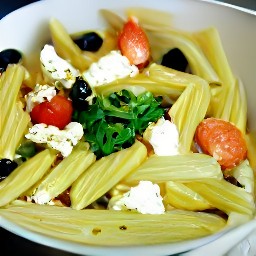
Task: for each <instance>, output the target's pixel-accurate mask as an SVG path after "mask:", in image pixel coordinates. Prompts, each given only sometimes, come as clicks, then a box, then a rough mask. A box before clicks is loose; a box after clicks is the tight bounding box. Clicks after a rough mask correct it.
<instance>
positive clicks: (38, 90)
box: [25, 84, 56, 112]
mask: <svg viewBox="0 0 256 256" xmlns="http://www.w3.org/2000/svg"><path fill="white" fill-rule="evenodd" d="M55 95H56V90H55V87H53V86H49V85H47V84H45V85H40V84H37V85H36V86H35V88H34V90H33V91H31V92H29V93H28V94H27V95H25V100H26V103H27V104H26V111H27V112H31V111H32V109H33V107H34V106H35V105H38V104H40V103H42V102H44V101H46V100H47V101H51V99H52V98H53V97H54V96H55Z"/></svg>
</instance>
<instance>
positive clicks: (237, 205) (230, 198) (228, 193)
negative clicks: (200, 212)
mask: <svg viewBox="0 0 256 256" xmlns="http://www.w3.org/2000/svg"><path fill="white" fill-rule="evenodd" d="M186 186H188V187H189V188H190V189H193V190H194V191H195V192H197V193H198V194H200V195H201V196H203V197H204V198H205V199H206V200H207V201H208V202H209V203H211V204H212V205H213V206H214V207H216V208H218V209H220V210H221V211H223V212H225V213H227V214H230V213H231V212H237V213H240V214H245V215H249V216H251V218H252V217H253V214H254V212H255V205H254V200H253V196H252V195H251V194H249V193H247V192H246V191H245V190H244V189H243V188H239V187H237V186H235V185H233V184H231V183H229V182H227V181H225V180H216V179H215V180H213V179H208V180H206V181H203V182H191V183H187V184H186Z"/></svg>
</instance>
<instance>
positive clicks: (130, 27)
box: [118, 18, 150, 67]
mask: <svg viewBox="0 0 256 256" xmlns="http://www.w3.org/2000/svg"><path fill="white" fill-rule="evenodd" d="M118 46H119V49H120V50H121V53H122V54H123V55H124V56H126V57H127V58H128V59H129V61H130V63H131V64H134V65H137V66H139V67H143V66H145V65H146V64H147V63H148V61H149V58H150V46H149V41H148V38H147V35H146V33H145V32H144V30H143V29H142V28H141V27H140V26H139V24H138V22H137V21H136V19H135V18H130V19H129V20H128V21H127V22H126V23H125V24H124V27H123V30H122V31H121V33H120V34H119V37H118Z"/></svg>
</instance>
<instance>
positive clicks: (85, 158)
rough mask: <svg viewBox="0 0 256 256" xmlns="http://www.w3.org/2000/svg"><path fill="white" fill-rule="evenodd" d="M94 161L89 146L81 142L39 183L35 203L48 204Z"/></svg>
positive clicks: (94, 157)
mask: <svg viewBox="0 0 256 256" xmlns="http://www.w3.org/2000/svg"><path fill="white" fill-rule="evenodd" d="M95 160H96V156H95V155H94V154H93V153H92V152H90V150H89V144H88V143H83V142H81V143H80V144H78V145H77V146H76V147H75V148H74V149H73V151H72V153H71V154H70V155H69V156H68V157H66V158H64V159H63V160H62V161H61V162H60V163H59V164H58V165H57V166H56V167H55V168H53V169H52V170H51V171H50V173H49V174H48V175H47V176H45V177H44V178H43V179H42V180H41V181H40V185H39V186H38V188H37V189H36V192H35V194H34V195H33V198H34V199H35V201H36V202H37V203H40V204H44V203H48V202H49V201H50V200H51V199H53V198H55V197H57V196H58V195H60V194H61V193H62V192H63V191H65V190H66V189H67V188H69V187H70V186H71V184H72V183H73V182H74V181H75V180H76V179H77V178H78V177H79V176H80V175H81V174H82V173H83V172H84V171H85V170H86V169H87V168H88V167H89V166H90V165H91V164H92V163H93V162H95Z"/></svg>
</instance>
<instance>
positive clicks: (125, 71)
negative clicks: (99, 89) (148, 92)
mask: <svg viewBox="0 0 256 256" xmlns="http://www.w3.org/2000/svg"><path fill="white" fill-rule="evenodd" d="M138 73H139V69H138V68H137V67H136V66H135V65H131V64H130V62H129V60H128V59H127V58H126V57H125V56H123V55H122V54H121V52H120V51H111V52H110V53H109V54H107V55H105V56H103V57H102V58H100V59H99V61H98V62H95V63H92V64H91V66H90V67H89V69H88V70H86V71H85V72H84V73H83V74H82V76H83V78H84V79H85V80H86V81H87V82H88V83H89V84H90V86H92V87H94V86H99V85H103V84H106V83H110V82H113V81H115V80H116V79H119V78H124V77H127V76H130V77H134V76H136V75H137V74H138Z"/></svg>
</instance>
